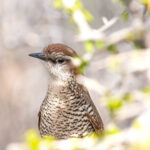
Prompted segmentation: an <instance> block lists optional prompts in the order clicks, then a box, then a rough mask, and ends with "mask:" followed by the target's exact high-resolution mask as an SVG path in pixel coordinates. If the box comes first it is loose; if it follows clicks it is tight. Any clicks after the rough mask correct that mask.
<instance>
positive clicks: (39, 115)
mask: <svg viewBox="0 0 150 150" xmlns="http://www.w3.org/2000/svg"><path fill="white" fill-rule="evenodd" d="M38 117H39V118H38V128H39V130H40V120H41V112H40V111H39V113H38Z"/></svg>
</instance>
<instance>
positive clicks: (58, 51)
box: [29, 44, 77, 81]
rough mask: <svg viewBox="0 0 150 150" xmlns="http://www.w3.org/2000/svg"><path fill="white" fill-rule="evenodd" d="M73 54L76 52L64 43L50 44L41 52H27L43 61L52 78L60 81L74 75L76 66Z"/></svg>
mask: <svg viewBox="0 0 150 150" xmlns="http://www.w3.org/2000/svg"><path fill="white" fill-rule="evenodd" d="M75 55H76V52H75V51H74V50H73V49H72V48H70V47H68V46H66V45H64V44H50V45H48V46H47V47H46V48H44V50H43V52H40V53H31V54H29V56H32V57H35V58H39V59H41V60H43V61H44V63H45V64H46V66H47V69H48V72H49V75H50V77H51V78H52V79H53V80H62V81H66V80H68V78H70V77H72V76H75V75H76V73H77V68H76V67H75V65H74V64H73V61H72V60H73V57H74V56H75Z"/></svg>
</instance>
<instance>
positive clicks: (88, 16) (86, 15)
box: [82, 9, 93, 22]
mask: <svg viewBox="0 0 150 150" xmlns="http://www.w3.org/2000/svg"><path fill="white" fill-rule="evenodd" d="M82 13H83V15H84V17H85V19H86V20H87V21H89V22H90V21H93V16H92V14H91V13H89V12H88V11H87V10H86V9H83V10H82Z"/></svg>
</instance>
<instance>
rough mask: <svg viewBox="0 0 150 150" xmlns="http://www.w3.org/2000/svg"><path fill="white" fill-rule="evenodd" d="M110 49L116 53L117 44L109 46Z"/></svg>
mask: <svg viewBox="0 0 150 150" xmlns="http://www.w3.org/2000/svg"><path fill="white" fill-rule="evenodd" d="M108 50H109V51H110V52H113V53H116V52H117V48H116V45H115V44H112V45H109V46H108Z"/></svg>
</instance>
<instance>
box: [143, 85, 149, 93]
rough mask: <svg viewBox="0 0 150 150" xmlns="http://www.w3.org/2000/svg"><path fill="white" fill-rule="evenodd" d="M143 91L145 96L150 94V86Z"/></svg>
mask: <svg viewBox="0 0 150 150" xmlns="http://www.w3.org/2000/svg"><path fill="white" fill-rule="evenodd" d="M142 91H143V92H144V93H145V94H150V86H147V87H145V88H143V89H142Z"/></svg>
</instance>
